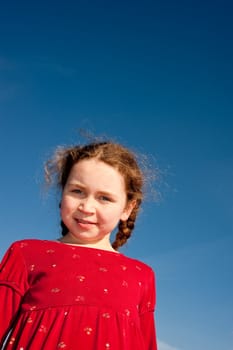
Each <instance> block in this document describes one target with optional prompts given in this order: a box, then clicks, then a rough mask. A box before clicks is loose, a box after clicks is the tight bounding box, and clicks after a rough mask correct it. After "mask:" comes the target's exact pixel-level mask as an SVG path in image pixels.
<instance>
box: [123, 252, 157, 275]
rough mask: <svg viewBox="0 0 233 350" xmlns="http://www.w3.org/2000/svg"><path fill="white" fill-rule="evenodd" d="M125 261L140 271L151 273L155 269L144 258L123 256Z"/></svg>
mask: <svg viewBox="0 0 233 350" xmlns="http://www.w3.org/2000/svg"><path fill="white" fill-rule="evenodd" d="M123 257H124V259H125V261H126V262H127V264H129V265H131V266H134V268H135V269H136V270H138V271H141V272H142V273H149V274H154V270H153V268H152V267H151V266H150V265H148V264H147V263H145V262H144V261H142V260H139V259H136V258H132V257H128V256H125V255H124V256H123Z"/></svg>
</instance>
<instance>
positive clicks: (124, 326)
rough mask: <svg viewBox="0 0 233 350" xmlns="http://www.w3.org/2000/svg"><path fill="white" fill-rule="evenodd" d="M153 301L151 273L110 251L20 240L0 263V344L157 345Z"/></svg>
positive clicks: (24, 347)
mask: <svg viewBox="0 0 233 350" xmlns="http://www.w3.org/2000/svg"><path fill="white" fill-rule="evenodd" d="M154 306H155V281H154V273H153V270H152V269H151V268H150V267H149V266H148V265H146V264H144V263H142V262H140V261H138V260H135V259H132V258H128V257H126V256H125V255H123V254H119V253H116V252H111V251H105V250H101V249H96V248H87V247H82V246H81V247H80V246H74V245H68V244H64V243H59V242H56V241H47V240H36V239H31V240H22V241H18V242H15V243H13V244H12V245H11V247H10V248H9V249H8V251H7V252H6V254H5V256H4V258H3V261H2V263H1V265H0V346H2V347H1V349H7V350H43V349H45V350H55V349H65V350H156V349H157V346H156V336H155V327H154ZM3 344H4V345H3Z"/></svg>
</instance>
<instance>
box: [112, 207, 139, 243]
mask: <svg viewBox="0 0 233 350" xmlns="http://www.w3.org/2000/svg"><path fill="white" fill-rule="evenodd" d="M138 202H139V201H138ZM139 205H140V204H139V203H138V204H137V205H136V206H135V207H134V209H133V210H132V212H131V214H130V216H129V218H128V220H126V221H122V220H120V222H119V224H118V232H117V234H116V238H115V241H114V242H113V243H112V247H113V248H114V249H115V250H118V248H120V247H121V246H123V245H124V244H125V243H126V242H127V240H128V239H129V238H130V236H131V233H132V231H133V229H134V225H135V221H136V218H137V214H138V210H139Z"/></svg>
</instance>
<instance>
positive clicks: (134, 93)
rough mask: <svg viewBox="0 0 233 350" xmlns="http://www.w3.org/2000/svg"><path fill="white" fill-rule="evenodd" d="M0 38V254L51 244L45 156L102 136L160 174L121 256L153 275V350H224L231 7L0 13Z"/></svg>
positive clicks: (27, 8) (188, 4)
mask: <svg viewBox="0 0 233 350" xmlns="http://www.w3.org/2000/svg"><path fill="white" fill-rule="evenodd" d="M0 33H1V35H0V153H1V175H0V179H1V181H0V191H1V192H0V193H1V196H0V211H1V232H2V234H1V237H2V239H1V245H0V255H1V256H2V255H3V253H4V251H5V250H6V249H7V247H8V246H9V244H10V243H11V242H12V241H14V240H16V239H22V238H26V237H35V238H42V239H43V238H49V239H55V238H57V236H58V235H59V217H58V210H57V207H58V201H59V196H58V195H57V194H56V193H53V192H52V191H51V192H49V193H47V194H46V193H45V192H44V189H43V163H44V161H45V160H46V159H47V158H48V157H49V156H50V155H51V152H52V151H53V149H54V148H55V147H56V146H57V145H66V144H67V145H69V144H71V143H72V144H73V143H75V142H79V141H80V135H79V133H78V129H79V128H84V129H88V130H90V131H91V132H92V133H94V134H95V135H97V136H101V135H106V136H109V137H112V138H114V139H116V140H117V141H119V142H122V143H124V144H125V145H126V146H129V147H131V148H133V149H135V150H137V151H139V152H142V153H145V154H148V155H149V156H150V158H151V159H153V162H152V166H157V165H158V166H159V167H160V169H161V170H162V173H163V174H164V176H163V178H162V182H161V183H160V184H158V185H159V189H160V192H161V200H160V202H159V203H156V202H153V201H152V200H151V198H150V197H149V198H148V200H147V201H146V202H145V204H144V206H143V211H142V212H141V214H140V216H139V218H138V221H137V225H136V229H135V232H134V235H133V237H132V239H131V240H130V241H129V243H128V244H127V246H126V247H125V248H124V249H123V252H124V253H125V254H127V255H129V256H133V257H136V258H139V259H142V260H144V261H145V262H147V263H149V264H151V265H152V267H153V268H154V269H155V271H156V276H157V311H156V322H157V332H158V339H159V350H196V349H203V350H209V349H211V350H219V349H221V350H231V349H232V347H233V307H232V306H233V305H232V304H233V302H232V295H233V279H232V277H233V276H232V266H233V257H232V246H233V245H232V244H233V219H232V217H233V215H232V214H233V181H232V179H233V138H232V134H233V98H232V97H233V96H232V93H233V66H232V62H233V45H232V35H233V24H232V3H231V2H230V1H225V0H222V1H220V0H217V1H211V2H210V1H205V2H204V3H203V2H201V1H198V0H197V1H180V0H178V1H171V0H170V1H148V0H145V1H143V2H142V1H137V0H136V1H127V0H125V1H112V2H110V1H102V0H99V1H93V0H90V1H76V2H71V1H66V2H65V3H64V2H63V1H56V2H55V1H46V2H45V1H40V3H32V2H29V1H23V0H22V1H20V2H16V1H9V2H7V3H4V4H2V6H1V13H0ZM81 141H83V139H81Z"/></svg>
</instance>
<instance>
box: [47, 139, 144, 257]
mask: <svg viewBox="0 0 233 350" xmlns="http://www.w3.org/2000/svg"><path fill="white" fill-rule="evenodd" d="M91 158H96V159H98V160H100V161H102V162H104V163H106V164H108V165H110V166H112V167H113V168H115V169H116V170H118V171H119V173H120V174H121V175H122V176H123V178H124V180H125V190H126V195H127V202H128V203H130V202H131V201H134V203H136V204H135V206H134V208H133V210H132V212H131V215H130V216H129V218H128V220H127V221H120V222H119V224H118V232H117V234H116V238H115V240H114V242H113V243H112V246H113V248H114V249H116V250H117V249H118V248H119V247H121V246H122V245H123V244H125V243H126V241H127V239H128V238H129V237H130V236H131V233H132V230H133V229H134V224H135V221H136V218H137V215H138V211H139V207H140V205H141V202H142V199H143V185H144V176H143V173H142V170H141V169H140V167H139V165H138V162H137V159H136V155H135V154H134V152H132V151H130V150H129V149H128V148H126V147H124V146H122V145H120V144H118V143H114V142H93V143H89V144H87V145H84V146H80V145H77V146H72V147H59V148H57V150H56V151H55V153H54V156H53V158H52V159H50V160H49V161H47V163H46V165H45V177H46V181H47V183H51V182H52V181H53V180H54V176H55V177H56V183H57V185H58V187H59V188H60V189H61V190H63V189H64V186H65V184H66V182H67V179H68V176H69V174H70V171H71V169H72V167H73V165H74V164H76V163H77V162H79V161H80V160H83V159H91ZM61 226H62V235H63V236H64V235H66V234H67V233H68V229H67V227H66V226H65V225H64V223H63V222H61Z"/></svg>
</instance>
